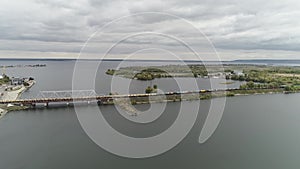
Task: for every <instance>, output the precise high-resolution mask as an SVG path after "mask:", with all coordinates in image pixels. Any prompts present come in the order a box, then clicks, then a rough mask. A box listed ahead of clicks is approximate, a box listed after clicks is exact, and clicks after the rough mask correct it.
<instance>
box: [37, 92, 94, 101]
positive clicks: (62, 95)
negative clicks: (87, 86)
mask: <svg viewBox="0 0 300 169" xmlns="http://www.w3.org/2000/svg"><path fill="white" fill-rule="evenodd" d="M96 96H97V93H96V92H95V90H61V91H40V92H39V94H38V96H37V97H36V98H39V99H49V98H50V99H58V98H84V97H96Z"/></svg>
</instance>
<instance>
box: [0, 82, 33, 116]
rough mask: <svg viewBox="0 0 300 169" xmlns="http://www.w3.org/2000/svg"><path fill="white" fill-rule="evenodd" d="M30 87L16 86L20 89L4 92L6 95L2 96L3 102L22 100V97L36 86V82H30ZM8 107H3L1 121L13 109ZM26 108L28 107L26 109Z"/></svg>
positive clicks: (0, 109)
mask: <svg viewBox="0 0 300 169" xmlns="http://www.w3.org/2000/svg"><path fill="white" fill-rule="evenodd" d="M28 83H29V86H24V85H20V86H15V87H19V89H16V90H13V91H6V92H4V95H3V96H2V98H1V99H2V100H17V99H18V98H20V97H21V96H22V94H23V93H24V92H25V91H26V90H28V89H30V88H31V87H32V86H33V85H34V84H35V81H29V82H28ZM11 107H18V106H11ZM11 107H9V106H8V105H1V107H0V119H1V118H2V117H4V116H5V115H6V114H7V113H8V112H9V111H10V110H11V109H13V108H11ZM24 108H26V107H24Z"/></svg>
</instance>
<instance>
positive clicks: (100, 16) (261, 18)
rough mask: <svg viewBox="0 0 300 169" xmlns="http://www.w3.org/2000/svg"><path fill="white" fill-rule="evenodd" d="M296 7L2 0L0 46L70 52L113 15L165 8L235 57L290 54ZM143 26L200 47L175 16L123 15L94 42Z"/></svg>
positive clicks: (297, 34)
mask: <svg viewBox="0 0 300 169" xmlns="http://www.w3.org/2000/svg"><path fill="white" fill-rule="evenodd" d="M299 9H300V2H299V1H297V0H273V1H261V0H251V1H248V0H218V1H217V0H200V1H199V0H189V1H181V0H173V1H163V0H152V1H146V0H142V1H131V0H128V1H122V0H116V1H108V0H99V1H98V0H76V1H75V0H74V1H71V0H70V1H67V0H66V1H61V0H24V1H16V0H15V1H14V0H2V1H0V50H3V51H24V52H27V53H30V52H62V53H65V52H66V53H67V52H70V53H76V52H78V51H80V49H81V47H82V45H83V43H84V42H85V41H86V40H87V39H88V38H89V36H90V35H91V34H93V33H94V32H95V31H97V30H98V29H99V28H100V27H102V26H104V25H105V24H107V23H109V22H111V21H112V20H114V19H116V18H119V17H122V16H126V15H131V14H136V13H139V12H165V13H169V14H172V15H176V16H178V17H182V18H184V19H187V20H188V21H189V22H191V23H192V24H193V25H194V26H195V27H197V28H198V29H200V30H201V31H202V32H203V33H205V35H206V36H207V37H208V38H209V39H210V40H211V41H212V42H213V43H214V45H215V46H216V47H217V49H219V50H220V51H227V50H230V51H243V52H244V54H241V53H240V52H235V53H239V55H240V56H241V57H246V56H247V54H248V55H249V53H247V52H245V51H254V52H261V51H273V52H274V51H286V52H291V53H293V56H294V55H295V53H294V52H298V51H300V48H299V45H300V22H299V21H298V18H300V11H299ZM144 29H146V30H149V31H154V32H155V31H158V32H163V33H166V34H168V33H172V34H173V35H176V36H178V37H181V36H184V37H185V39H189V42H191V43H192V45H194V46H197V45H198V46H199V45H203V42H202V41H201V40H199V39H197V38H196V36H197V35H195V34H193V33H191V32H190V31H189V28H187V26H186V25H184V24H181V22H180V21H179V19H176V18H172V17H160V16H159V15H145V16H138V17H134V18H129V19H127V20H125V21H124V22H122V24H121V26H119V27H114V28H112V30H111V34H108V36H106V37H104V39H101V40H99V41H98V43H110V42H114V41H116V40H117V39H119V38H120V37H122V36H123V35H125V34H126V33H128V32H139V31H143V30H144ZM95 43H96V42H95ZM124 43H125V44H126V43H127V44H128V47H129V46H130V47H133V45H141V44H145V43H149V44H153V42H149V41H148V40H147V39H143V38H135V39H131V40H128V41H126V42H124ZM125 44H123V45H125ZM157 44H159V45H165V46H167V48H168V49H171V47H172V46H174V49H173V50H174V51H177V50H176V44H174V43H173V42H169V41H167V40H160V41H157ZM98 45H100V46H101V44H98ZM96 46H97V45H95V49H96V48H97V47H96ZM125 48H126V45H125V46H124V49H125ZM171 50H172V49H171ZM286 52H280V53H282V57H283V58H284V57H287V56H288V57H290V56H291V55H288V54H287V53H286ZM116 53H117V52H116ZM119 53H123V51H120V52H119ZM230 53H232V52H230ZM264 53H268V55H264V54H262V55H261V56H262V57H272V56H271V55H270V54H269V52H264ZM240 56H235V57H236V58H239V57H240ZM251 56H254V55H251ZM255 56H256V57H259V54H257V55H255ZM0 57H5V56H0ZM249 57H250V55H249ZM276 57H277V56H276Z"/></svg>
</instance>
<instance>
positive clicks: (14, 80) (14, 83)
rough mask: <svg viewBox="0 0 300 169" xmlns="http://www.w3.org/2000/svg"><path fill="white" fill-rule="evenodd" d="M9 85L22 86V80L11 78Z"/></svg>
mask: <svg viewBox="0 0 300 169" xmlns="http://www.w3.org/2000/svg"><path fill="white" fill-rule="evenodd" d="M10 83H11V85H22V84H23V83H24V78H19V77H12V78H11V80H10Z"/></svg>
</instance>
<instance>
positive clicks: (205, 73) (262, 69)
mask: <svg viewBox="0 0 300 169" xmlns="http://www.w3.org/2000/svg"><path fill="white" fill-rule="evenodd" d="M106 74H108V75H112V76H120V77H124V78H130V79H136V80H153V79H156V78H171V77H193V78H224V79H225V80H231V81H226V82H225V83H224V84H229V83H232V80H233V81H243V82H245V83H243V84H242V85H240V87H239V88H236V89H232V90H228V93H227V94H226V96H235V95H242V94H257V93H277V92H283V93H293V92H299V91H300V67H299V66H274V65H251V64H224V65H222V66H220V65H213V64H212V65H203V64H189V65H163V66H146V67H143V66H131V67H122V68H120V69H117V70H115V69H108V70H107V71H106ZM146 91H147V90H146ZM148 91H149V90H148Z"/></svg>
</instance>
